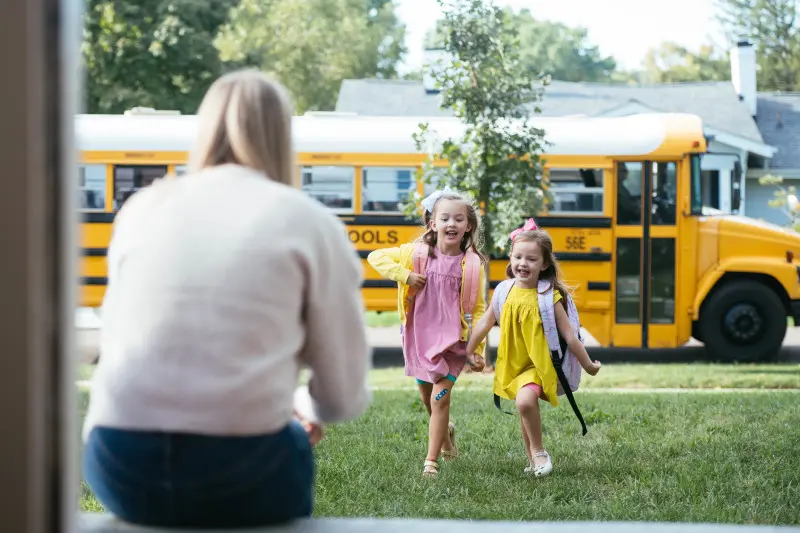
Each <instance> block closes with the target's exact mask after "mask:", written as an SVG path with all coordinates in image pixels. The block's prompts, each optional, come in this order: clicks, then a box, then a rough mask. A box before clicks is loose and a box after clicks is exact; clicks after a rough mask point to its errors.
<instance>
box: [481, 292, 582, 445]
mask: <svg viewBox="0 0 800 533" xmlns="http://www.w3.org/2000/svg"><path fill="white" fill-rule="evenodd" d="M513 287H514V280H513V279H507V280H504V281H502V282H500V284H499V285H498V286H497V288H496V289H495V290H494V296H493V298H492V311H493V312H494V316H495V319H496V320H497V323H498V324H499V323H500V316H501V313H502V310H503V305H504V304H505V303H506V299H507V298H508V293H509V292H511V289H512V288H513ZM538 295H539V313H540V314H541V316H542V327H543V329H544V336H545V338H546V339H547V346H548V347H549V348H550V358H551V359H552V361H553V367H554V368H555V370H556V374H557V375H558V395H559V396H563V395H566V396H567V399H568V400H569V403H570V405H571V406H572V410H573V411H574V412H575V416H577V417H578V420H579V421H580V423H581V427H582V429H583V434H584V435H586V423H585V422H584V420H583V416H582V415H581V412H580V409H578V405H577V404H576V403H575V398H574V397H573V396H572V393H573V392H575V391H577V390H578V387H579V386H580V383H581V375H582V374H581V370H582V369H581V364H580V362H578V358H577V357H575V354H573V353H572V351H571V350H570V349H569V348H568V347H567V343H566V341H564V339H563V338H561V336H560V335H559V334H558V327H557V326H556V314H555V309H554V308H553V306H554V305H555V304H554V302H555V295H554V294H553V287H552V286H551V285H550V283H548V282H547V281H539V288H538ZM563 301H564V302H565V305H566V310H567V316H568V317H569V323H570V324H571V325H572V329H573V330H574V331H575V334H576V335H577V336H578V338H579V339H580V340H581V342H583V338H582V337H581V323H580V317H579V316H578V309H577V308H576V307H575V303H574V302H573V301H572V298H571V297H570V296H569V295H568V294H567V295H565V298H564V300H563ZM494 402H495V405H496V406H497V408H498V409H500V397H499V396H497V395H495V397H494ZM509 414H510V413H509Z"/></svg>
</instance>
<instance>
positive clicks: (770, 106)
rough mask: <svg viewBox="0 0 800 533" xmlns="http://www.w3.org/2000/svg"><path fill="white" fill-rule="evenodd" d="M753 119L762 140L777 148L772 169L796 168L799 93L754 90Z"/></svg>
mask: <svg viewBox="0 0 800 533" xmlns="http://www.w3.org/2000/svg"><path fill="white" fill-rule="evenodd" d="M757 105H758V108H757V109H758V117H757V119H756V122H757V123H758V128H759V129H760V130H761V135H763V137H764V142H766V143H767V144H771V145H772V146H775V147H777V148H778V152H777V153H776V154H775V156H774V157H773V158H772V159H771V160H770V163H769V166H770V168H772V169H775V170H777V169H799V168H800V93H758V104H757Z"/></svg>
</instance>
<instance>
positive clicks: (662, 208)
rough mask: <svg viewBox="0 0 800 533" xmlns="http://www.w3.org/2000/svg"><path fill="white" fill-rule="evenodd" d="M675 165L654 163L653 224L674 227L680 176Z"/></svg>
mask: <svg viewBox="0 0 800 533" xmlns="http://www.w3.org/2000/svg"><path fill="white" fill-rule="evenodd" d="M676 169H677V166H676V164H675V163H653V208H652V219H651V221H652V223H653V224H654V225H656V226H674V225H675V222H676V220H677V218H676V210H677V209H676V206H677V205H678V176H677V170H676Z"/></svg>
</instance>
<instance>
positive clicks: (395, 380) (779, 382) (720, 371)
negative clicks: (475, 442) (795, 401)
mask: <svg viewBox="0 0 800 533" xmlns="http://www.w3.org/2000/svg"><path fill="white" fill-rule="evenodd" d="M492 379H493V375H492V374H488V373H474V372H473V373H463V374H461V376H460V377H459V378H458V387H459V388H460V389H474V388H480V389H483V388H485V389H489V388H491V385H492ZM370 383H371V384H372V385H373V386H375V387H381V388H414V387H415V384H414V381H413V380H412V379H410V378H407V377H405V376H404V375H403V370H402V368H387V369H376V370H373V371H372V372H371V373H370ZM581 388H582V389H587V390H589V389H617V388H623V389H647V388H664V389H717V388H723V389H726V388H734V389H800V364H741V365H719V364H712V363H670V364H629V363H612V364H607V365H604V366H603V368H602V369H601V370H600V373H599V374H598V375H597V376H595V377H591V376H587V375H586V374H584V375H583V379H582V380H581Z"/></svg>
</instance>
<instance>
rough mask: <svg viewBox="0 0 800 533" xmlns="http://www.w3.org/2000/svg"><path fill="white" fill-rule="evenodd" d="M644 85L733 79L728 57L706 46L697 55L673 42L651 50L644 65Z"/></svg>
mask: <svg viewBox="0 0 800 533" xmlns="http://www.w3.org/2000/svg"><path fill="white" fill-rule="evenodd" d="M643 63H644V64H643V66H644V72H643V73H642V78H643V81H644V82H645V83H677V82H686V81H727V80H730V78H731V67H730V61H729V59H728V57H727V54H725V53H720V52H718V51H717V50H716V49H715V48H714V47H713V46H711V45H705V46H702V47H700V49H699V50H698V51H697V52H692V51H690V50H688V49H687V48H686V47H684V46H681V45H679V44H676V43H672V42H665V43H661V45H659V46H658V47H655V48H651V49H650V50H648V52H647V55H646V56H645V58H644V62H643Z"/></svg>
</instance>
